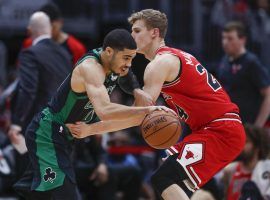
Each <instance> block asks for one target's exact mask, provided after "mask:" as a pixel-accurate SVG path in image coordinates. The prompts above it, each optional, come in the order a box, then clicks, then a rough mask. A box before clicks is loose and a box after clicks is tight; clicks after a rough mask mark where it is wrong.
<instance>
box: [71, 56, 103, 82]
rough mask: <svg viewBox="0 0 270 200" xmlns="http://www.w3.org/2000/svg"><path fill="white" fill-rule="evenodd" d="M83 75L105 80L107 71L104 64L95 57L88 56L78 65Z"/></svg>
mask: <svg viewBox="0 0 270 200" xmlns="http://www.w3.org/2000/svg"><path fill="white" fill-rule="evenodd" d="M76 70H78V71H79V72H80V74H81V76H82V77H85V78H91V79H93V80H104V79H105V72H104V70H103V66H102V65H101V64H100V63H98V62H97V60H96V59H94V58H86V59H85V60H83V61H82V62H81V63H80V64H78V66H77V67H76Z"/></svg>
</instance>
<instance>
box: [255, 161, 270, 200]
mask: <svg viewBox="0 0 270 200" xmlns="http://www.w3.org/2000/svg"><path fill="white" fill-rule="evenodd" d="M251 180H252V181H253V182H254V183H256V185H257V186H258V188H259V190H260V193H261V194H262V196H263V197H264V198H265V199H267V200H269V199H270V160H269V156H268V159H267V160H261V161H259V162H258V164H257V165H256V167H255V169H254V170H253V173H252V176H251Z"/></svg>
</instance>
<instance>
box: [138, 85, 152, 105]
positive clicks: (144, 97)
mask: <svg viewBox="0 0 270 200" xmlns="http://www.w3.org/2000/svg"><path fill="white" fill-rule="evenodd" d="M133 94H134V98H135V102H134V104H135V106H153V105H155V102H154V101H153V98H152V97H151V96H150V95H149V94H148V93H146V92H144V91H143V90H141V89H135V90H134V92H133Z"/></svg>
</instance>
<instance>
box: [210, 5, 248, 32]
mask: <svg viewBox="0 0 270 200" xmlns="http://www.w3.org/2000/svg"><path fill="white" fill-rule="evenodd" d="M248 8H249V7H248V3H247V0H217V1H215V5H214V7H213V9H212V16H211V21H212V24H214V25H216V26H218V27H220V28H222V27H223V26H224V24H226V23H228V22H229V21H232V20H239V21H242V22H247V21H248Z"/></svg>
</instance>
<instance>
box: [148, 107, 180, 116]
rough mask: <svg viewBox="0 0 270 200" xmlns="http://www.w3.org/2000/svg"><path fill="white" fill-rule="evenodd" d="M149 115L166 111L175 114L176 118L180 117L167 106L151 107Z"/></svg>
mask: <svg viewBox="0 0 270 200" xmlns="http://www.w3.org/2000/svg"><path fill="white" fill-rule="evenodd" d="M149 108H150V109H149V114H150V113H152V112H154V111H165V112H168V113H171V114H173V115H174V116H175V117H178V115H177V114H176V112H174V111H173V110H172V109H170V108H168V107H166V106H150V107H149Z"/></svg>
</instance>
